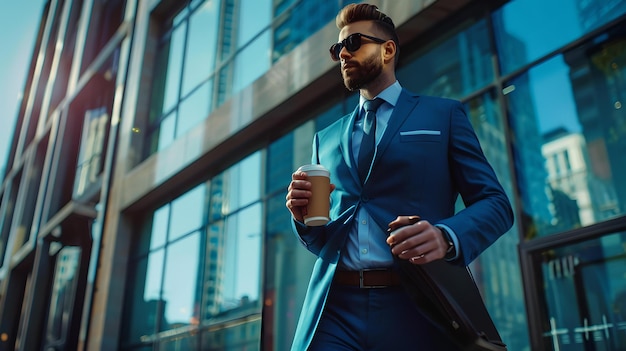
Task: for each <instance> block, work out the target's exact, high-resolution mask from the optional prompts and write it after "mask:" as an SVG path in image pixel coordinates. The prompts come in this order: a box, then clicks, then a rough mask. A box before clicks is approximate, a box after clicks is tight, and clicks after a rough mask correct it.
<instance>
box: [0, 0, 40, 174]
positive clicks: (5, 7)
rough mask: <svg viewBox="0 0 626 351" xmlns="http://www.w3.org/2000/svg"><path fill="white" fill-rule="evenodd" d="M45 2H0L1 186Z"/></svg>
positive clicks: (9, 0) (26, 0) (6, 0)
mask: <svg viewBox="0 0 626 351" xmlns="http://www.w3.org/2000/svg"><path fill="white" fill-rule="evenodd" d="M44 3H45V1H44V0H0V183H1V179H2V178H3V177H4V172H5V169H6V168H8V167H6V162H7V156H8V153H9V148H10V144H11V140H12V138H13V131H14V128H15V118H16V116H17V109H18V106H19V103H20V96H21V93H22V91H23V90H24V83H25V81H26V74H27V71H28V66H29V65H30V59H31V57H32V53H33V48H34V45H35V39H36V35H37V31H38V29H39V21H40V19H41V15H42V11H43V7H44Z"/></svg>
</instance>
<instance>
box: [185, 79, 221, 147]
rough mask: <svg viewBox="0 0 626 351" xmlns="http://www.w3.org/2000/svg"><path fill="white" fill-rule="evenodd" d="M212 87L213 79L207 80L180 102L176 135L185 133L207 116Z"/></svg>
mask: <svg viewBox="0 0 626 351" xmlns="http://www.w3.org/2000/svg"><path fill="white" fill-rule="evenodd" d="M212 88H213V80H209V81H208V82H205V83H204V84H203V85H202V86H201V87H199V88H198V89H196V90H195V91H194V92H193V93H192V94H191V95H190V96H189V97H187V98H186V99H185V100H183V101H182V102H181V103H180V109H179V111H178V120H177V124H178V125H177V126H176V135H177V136H180V135H183V134H185V133H186V132H188V131H189V130H190V129H192V128H193V127H195V126H197V125H198V123H200V122H201V121H203V120H204V119H206V118H207V117H208V116H209V111H210V108H211V93H212V90H213V89H212Z"/></svg>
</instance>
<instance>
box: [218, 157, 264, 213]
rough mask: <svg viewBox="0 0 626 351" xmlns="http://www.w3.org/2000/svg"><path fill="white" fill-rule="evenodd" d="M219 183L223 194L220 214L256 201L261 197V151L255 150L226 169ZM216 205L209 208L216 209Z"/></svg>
mask: <svg viewBox="0 0 626 351" xmlns="http://www.w3.org/2000/svg"><path fill="white" fill-rule="evenodd" d="M217 185H218V184H214V186H217ZM221 185H222V189H221V190H222V192H223V194H224V198H223V199H224V202H223V203H221V213H222V214H228V213H232V212H234V211H236V210H237V209H240V208H242V207H244V206H246V205H248V204H250V203H252V202H254V201H258V200H259V199H260V197H261V153H260V152H256V153H254V154H252V155H250V156H248V157H247V158H245V159H244V160H242V161H241V162H239V163H237V164H236V165H234V166H232V167H231V168H229V169H228V170H226V171H225V172H224V174H223V182H222V183H221ZM220 195H221V194H220ZM220 200H221V198H220ZM216 206H217V204H212V205H211V209H212V210H213V209H217V207H216Z"/></svg>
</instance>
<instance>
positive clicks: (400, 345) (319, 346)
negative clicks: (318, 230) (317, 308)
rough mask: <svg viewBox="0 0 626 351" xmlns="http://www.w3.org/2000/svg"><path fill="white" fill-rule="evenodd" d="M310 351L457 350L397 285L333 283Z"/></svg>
mask: <svg viewBox="0 0 626 351" xmlns="http://www.w3.org/2000/svg"><path fill="white" fill-rule="evenodd" d="M309 350H310V351H344V350H345V351H347V350H350V351H366V350H367V351H403V350H416V351H421V350H424V351H438V350H442V351H453V350H458V348H457V347H455V346H454V345H453V344H451V343H450V341H449V340H448V339H447V338H446V337H445V336H443V334H442V333H441V332H440V331H439V329H437V328H436V327H434V326H433V325H432V324H431V323H430V322H428V321H427V320H426V319H424V317H423V316H422V314H421V313H420V312H419V311H418V310H417V308H416V307H415V306H414V304H413V302H411V301H410V300H409V297H408V295H407V293H406V292H405V291H404V288H402V287H401V286H395V287H387V288H379V289H376V288H375V289H360V288H358V287H351V286H342V285H338V284H333V286H332V287H331V289H330V292H329V296H328V300H327V302H326V308H325V309H324V312H323V313H322V317H321V319H320V322H319V325H318V327H317V330H316V332H315V336H314V337H313V341H312V343H311V347H310V348H309Z"/></svg>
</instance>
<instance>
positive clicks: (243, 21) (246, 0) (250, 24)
mask: <svg viewBox="0 0 626 351" xmlns="http://www.w3.org/2000/svg"><path fill="white" fill-rule="evenodd" d="M273 6H274V5H273V1H272V0H240V1H239V26H238V31H239V33H237V34H238V35H237V43H238V44H237V47H241V46H243V45H246V44H247V43H248V42H249V41H250V40H252V38H254V37H255V36H256V35H257V34H259V33H260V32H261V31H262V30H264V29H265V28H266V27H267V26H269V24H270V21H271V20H272V7H273ZM267 50H269V46H268V47H267ZM266 55H269V52H268V53H266Z"/></svg>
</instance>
